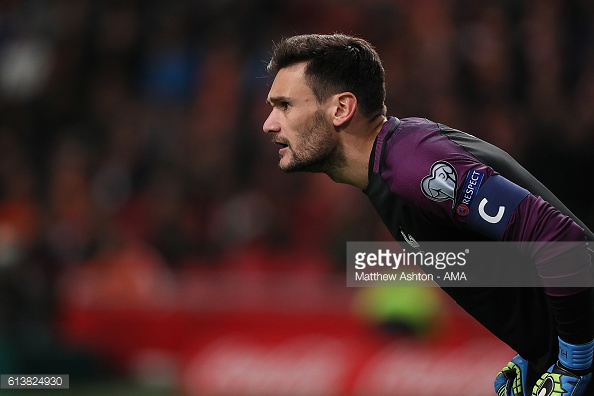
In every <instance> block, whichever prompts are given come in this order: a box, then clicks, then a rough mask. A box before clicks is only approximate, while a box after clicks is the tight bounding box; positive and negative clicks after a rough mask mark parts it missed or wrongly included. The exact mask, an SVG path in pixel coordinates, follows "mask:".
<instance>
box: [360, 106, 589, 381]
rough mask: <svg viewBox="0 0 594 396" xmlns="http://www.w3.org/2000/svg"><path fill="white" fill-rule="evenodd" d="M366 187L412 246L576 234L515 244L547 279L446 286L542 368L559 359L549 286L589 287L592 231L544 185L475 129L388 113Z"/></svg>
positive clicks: (570, 292) (563, 289)
mask: <svg viewBox="0 0 594 396" xmlns="http://www.w3.org/2000/svg"><path fill="white" fill-rule="evenodd" d="M363 192H364V193H365V194H366V195H367V196H368V197H369V199H370V201H371V203H372V204H373V206H374V208H375V209H376V211H377V212H378V214H379V215H380V217H381V219H382V221H383V222H384V223H385V225H386V226H387V227H388V229H389V231H390V233H391V234H392V236H393V237H394V238H395V239H396V240H398V241H401V243H403V244H405V243H409V244H410V245H412V246H413V247H415V246H418V245H419V244H421V245H422V241H489V240H493V241H537V242H545V243H547V242H556V241H559V242H572V241H573V242H575V244H576V245H578V248H576V249H567V250H563V249H546V248H545V249H540V248H539V246H541V245H539V244H538V243H534V244H528V243H527V244H518V245H521V246H528V248H526V249H527V251H526V252H524V253H526V254H527V255H528V256H529V258H530V261H531V264H533V265H534V268H536V273H537V274H538V276H539V277H540V279H541V282H542V285H543V286H544V287H518V288H515V287H514V288H499V287H487V288H477V287H475V288H472V287H467V288H464V287H443V290H444V291H445V292H446V293H447V294H449V295H450V296H451V297H452V298H453V299H454V300H455V301H456V302H457V303H458V304H459V305H460V306H461V307H462V308H464V309H465V310H466V311H467V312H468V313H470V314H471V315H472V316H474V317H475V318H476V319H477V320H478V321H479V322H480V323H481V324H483V325H484V326H485V327H486V328H487V329H489V330H490V331H491V332H493V333H494V334H495V335H496V336H498V337H499V338H500V339H501V340H503V341H504V342H506V343H507V344H508V345H510V346H511V347H512V348H513V349H514V350H516V351H517V352H518V353H520V354H521V355H522V356H523V357H524V358H526V359H528V360H531V362H533V363H534V364H535V365H537V366H539V365H540V366H541V367H540V368H539V369H541V370H543V369H544V370H546V369H547V368H548V366H547V365H550V364H551V362H553V363H554V361H555V359H556V354H557V350H558V349H557V338H556V337H557V334H558V333H557V327H556V321H555V319H554V314H553V311H552V310H551V307H550V304H549V300H548V297H547V294H548V295H551V296H557V297H563V296H574V295H577V294H578V293H580V292H581V291H583V290H584V289H585V288H584V287H582V288H575V287H571V286H572V285H574V284H575V281H576V280H580V284H582V285H583V279H587V280H588V282H589V284H588V285H587V286H588V287H590V286H591V285H592V270H591V260H590V256H589V254H588V248H587V240H594V234H592V232H591V231H590V230H588V228H587V227H586V226H585V225H584V224H583V223H582V222H581V221H580V220H579V219H578V218H577V217H576V216H574V215H573V214H572V213H571V212H570V211H569V210H568V209H567V207H565V206H564V205H563V204H562V203H561V202H560V200H559V199H558V198H556V197H555V196H554V195H553V194H552V193H551V192H550V191H549V190H548V189H547V188H546V187H545V186H543V185H542V184H541V183H540V182H539V181H538V180H537V179H536V178H534V177H533V176H532V175H531V174H530V173H529V172H528V171H527V170H525V169H524V168H523V167H522V166H521V165H520V164H518V163H517V162H516V161H515V160H513V159H512V158H511V157H510V156H509V155H508V154H507V153H505V152H504V151H503V150H501V149H499V148H497V147H495V146H493V145H491V144H489V143H486V142H484V141H482V140H480V139H478V138H476V137H474V136H472V135H469V134H466V133H464V132H461V131H458V130H455V129H452V128H449V127H447V126H445V125H442V124H438V123H435V122H431V121H429V120H426V119H422V118H405V119H401V120H400V119H397V118H394V117H390V118H389V119H388V120H387V121H386V123H385V124H384V126H383V128H382V129H381V131H380V133H379V134H378V136H377V138H376V142H375V145H374V148H373V150H372V153H371V157H370V162H369V184H368V186H367V188H366V189H365V190H364V191H363ZM548 245H552V244H548ZM403 246H404V245H403ZM489 265H493V263H491V264H489ZM496 265H497V264H496ZM512 271H513V269H512ZM510 276H513V273H512V272H511V271H510Z"/></svg>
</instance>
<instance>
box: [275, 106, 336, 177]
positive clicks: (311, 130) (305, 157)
mask: <svg viewBox="0 0 594 396" xmlns="http://www.w3.org/2000/svg"><path fill="white" fill-rule="evenodd" d="M333 133H334V130H333V128H332V126H331V125H329V123H328V122H327V121H326V118H325V114H324V111H323V110H318V111H316V112H315V114H314V116H313V117H312V120H311V122H310V123H309V124H307V125H305V126H304V127H303V128H302V129H301V130H300V131H299V133H298V134H297V137H298V141H297V144H296V146H298V147H296V150H293V148H292V147H290V146H289V149H290V150H291V154H292V158H291V161H290V162H289V163H288V164H287V165H285V166H281V165H280V163H279V167H280V168H281V170H283V171H284V172H287V173H291V172H312V173H326V174H328V175H329V176H330V177H332V176H333V175H335V174H337V173H338V172H339V171H340V169H342V168H344V167H345V165H346V160H345V158H344V154H343V152H342V150H341V149H340V145H339V143H338V141H337V140H336V139H334V137H333Z"/></svg>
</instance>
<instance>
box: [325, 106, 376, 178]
mask: <svg viewBox="0 0 594 396" xmlns="http://www.w3.org/2000/svg"><path fill="white" fill-rule="evenodd" d="M384 122H386V117H384V116H378V117H376V118H374V119H373V120H372V121H371V122H369V121H367V120H365V121H364V122H361V125H356V124H355V123H353V124H351V125H350V126H349V128H348V129H344V130H343V131H341V137H342V139H341V143H342V148H343V152H344V157H345V160H346V161H345V166H344V167H341V168H339V169H335V170H334V171H333V172H328V173H327V174H328V176H330V178H331V179H332V180H334V181H335V182H337V183H344V184H349V185H351V186H354V187H357V188H360V189H362V190H363V189H365V188H366V187H367V184H368V183H369V157H370V155H371V151H372V149H373V144H374V143H375V138H376V137H377V135H378V134H379V132H380V130H381V129H382V126H383V125H384Z"/></svg>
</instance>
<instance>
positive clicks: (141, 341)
mask: <svg viewBox="0 0 594 396" xmlns="http://www.w3.org/2000/svg"><path fill="white" fill-rule="evenodd" d="M593 20H594V9H593V5H592V4H591V3H590V2H587V1H579V0H569V1H561V0H545V1H542V0H541V1H509V0H507V1H505V0H499V1H494V2H486V3H485V2H475V1H468V0H451V1H441V0H422V1H415V2H409V1H405V0H373V1H366V2H358V1H335V0H318V1H315V2H314V1H309V0H306V1H295V2H288V3H287V2H276V1H270V0H258V1H251V2H243V1H237V0H227V1H206V0H203V1H198V0H196V1H181V0H175V1H140V0H124V1H115V0H109V1H94V0H56V1H52V2H37V1H31V0H30V1H25V0H6V1H2V2H0V372H2V373H30V374H34V373H54V374H60V373H62V374H70V383H71V390H72V392H76V391H79V392H81V394H91V393H92V392H93V391H95V392H99V393H100V392H102V389H104V388H102V387H103V386H105V384H107V383H115V384H118V385H114V387H115V388H113V389H118V388H117V386H121V387H124V388H123V389H125V392H126V394H135V392H137V394H152V393H157V392H158V393H159V394H182V395H194V394H199V395H205V394H206V395H242V394H246V395H247V394H249V395H297V394H298V395H351V394H353V395H355V394H357V395H359V394H360V395H381V394H398V395H408V394H411V395H412V394H414V395H417V396H418V395H424V394H427V395H434V394H437V393H438V392H437V390H439V394H440V395H448V394H452V395H460V394H469V395H483V394H484V395H490V394H492V385H491V384H492V379H493V378H494V377H495V375H496V374H497V371H498V370H499V369H500V368H501V367H503V366H504V365H505V364H506V363H507V361H508V360H509V358H511V356H513V352H512V351H510V350H509V348H507V347H506V346H505V345H502V344H501V343H500V342H499V341H497V340H496V339H494V338H493V337H492V336H490V335H489V334H487V333H485V332H484V331H483V330H482V329H481V328H480V327H478V326H477V325H476V323H475V322H474V321H472V320H471V319H469V318H468V317H467V316H466V315H465V314H464V313H462V312H460V310H459V309H458V308H457V307H455V306H454V305H453V304H452V303H451V301H450V300H449V299H448V298H447V297H445V296H444V294H442V293H441V292H440V291H439V290H438V289H433V288H421V289H405V288H399V289H359V288H357V289H355V288H347V287H346V277H345V253H346V241H349V240H357V241H364V240H390V238H389V236H388V235H387V233H386V231H385V230H384V227H383V225H381V224H380V223H379V220H378V219H377V216H376V215H375V213H373V210H372V208H371V206H370V205H369V203H368V202H367V201H366V198H365V197H364V195H363V194H362V193H361V192H360V191H357V190H355V189H353V188H351V187H346V186H341V185H336V184H334V183H332V182H331V181H330V180H329V179H327V178H326V177H325V176H321V175H306V174H301V175H291V176H287V175H285V174H283V173H282V172H280V171H279V170H278V169H277V152H276V149H275V148H274V147H273V146H272V145H271V144H270V142H269V139H268V138H267V137H266V136H265V135H264V134H263V133H262V130H261V126H262V123H263V121H264V119H265V118H266V116H267V113H268V111H269V108H268V106H267V105H266V104H265V103H264V100H265V98H266V94H267V92H268V87H269V84H270V78H269V77H268V76H267V74H266V71H265V65H266V61H267V60H268V57H269V52H270V49H271V46H272V43H273V42H274V41H278V40H279V39H280V38H281V37H283V36H288V35H292V34H297V33H312V32H317V33H332V32H343V33H347V34H353V35H358V36H361V37H364V38H366V39H368V40H369V41H371V42H372V43H373V44H374V45H375V46H376V48H377V50H378V52H379V53H380V55H381V56H382V59H383V62H384V66H385V68H386V73H387V88H388V98H387V105H388V110H389V111H388V112H389V114H390V115H395V116H398V117H407V116H420V117H427V118H430V119H433V120H436V121H439V122H442V123H445V124H448V125H450V126H452V127H455V128H457V129H462V130H464V131H466V132H469V133H471V134H473V135H476V136H479V137H481V138H484V139H486V140H488V141H490V142H492V143H494V144H496V145H499V146H501V147H502V148H504V149H505V150H507V151H508V152H510V153H511V154H512V155H514V156H515V157H516V158H517V159H518V160H519V161H520V162H521V163H522V164H524V165H525V166H526V167H527V168H528V169H529V170H531V171H532V173H534V174H535V175H536V176H537V177H539V178H540V179H541V180H542V181H543V182H544V183H545V184H547V185H548V186H549V187H550V188H551V189H552V190H553V192H555V193H556V194H557V195H558V196H559V197H560V198H561V199H562V200H564V201H565V202H566V204H567V205H568V206H569V207H570V208H571V209H572V210H573V211H574V213H576V214H577V215H578V216H580V217H581V218H582V219H584V220H585V221H586V223H589V224H592V223H593V220H594V206H593V205H592V199H591V197H592V195H593V194H592V193H593V191H592V189H593V188H594V183H593V181H594V177H593V172H594V156H592V155H591V153H592V149H593V148H594V133H593V132H594V115H593V113H592V111H591V103H592V102H593V100H594V74H592V70H594V67H593V66H594V64H593V62H594V57H593V55H594V51H593V49H594V46H593V42H594V28H593V26H594V24H593V23H592V21H593ZM113 389H112V388H110V392H113ZM448 392H449V393H448Z"/></svg>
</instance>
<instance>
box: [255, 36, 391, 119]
mask: <svg viewBox="0 0 594 396" xmlns="http://www.w3.org/2000/svg"><path fill="white" fill-rule="evenodd" d="M301 62H307V66H306V68H305V71H304V73H305V79H306V81H307V84H308V86H309V87H310V88H311V90H312V91H313V93H314V95H315V97H316V99H317V100H318V102H323V101H324V100H326V99H327V98H329V97H330V96H331V95H334V94H337V93H340V92H347V91H348V92H351V93H353V94H354V95H355V96H356V97H357V103H358V106H359V109H360V110H361V112H362V113H363V114H364V115H365V116H367V117H369V118H375V117H376V116H378V115H385V114H386V106H385V103H384V102H385V99H386V85H385V72H384V68H383V66H382V63H381V60H380V57H379V55H378V53H377V52H376V50H375V49H374V48H373V46H372V45H371V44H370V43H368V42H367V41H365V40H363V39H361V38H358V37H352V36H347V35H344V34H331V35H323V34H305V35H298V36H293V37H289V38H285V39H283V40H281V41H280V42H279V43H278V44H276V45H275V46H274V48H273V53H272V58H271V60H270V62H269V63H268V66H267V70H268V72H269V73H270V74H273V75H276V73H278V72H279V71H280V70H281V69H283V68H285V67H289V66H292V65H294V64H297V63H301Z"/></svg>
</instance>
